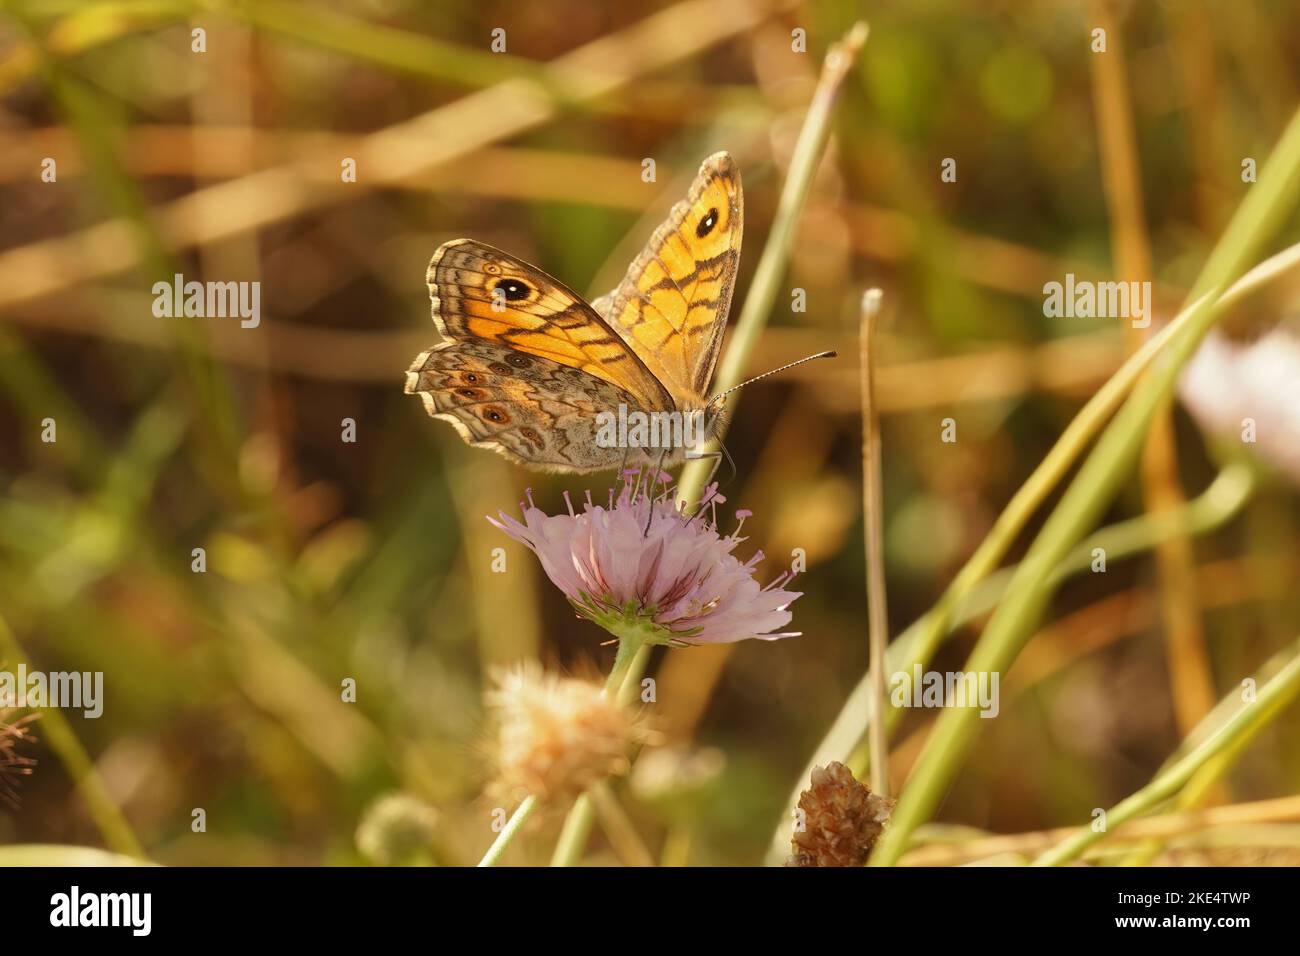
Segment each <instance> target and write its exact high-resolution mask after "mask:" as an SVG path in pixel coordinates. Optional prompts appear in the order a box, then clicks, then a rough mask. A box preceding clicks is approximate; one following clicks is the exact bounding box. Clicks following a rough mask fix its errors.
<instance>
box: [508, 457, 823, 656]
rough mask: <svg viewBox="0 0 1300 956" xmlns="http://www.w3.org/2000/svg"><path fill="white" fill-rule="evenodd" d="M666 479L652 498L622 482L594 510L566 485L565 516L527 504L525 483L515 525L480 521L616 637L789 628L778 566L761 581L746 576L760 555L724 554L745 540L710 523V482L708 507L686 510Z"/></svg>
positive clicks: (726, 634)
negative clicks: (578, 502)
mask: <svg viewBox="0 0 1300 956" xmlns="http://www.w3.org/2000/svg"><path fill="white" fill-rule="evenodd" d="M668 481H669V476H668V475H666V474H661V475H660V476H659V484H660V485H661V487H662V489H663V490H662V491H661V492H660V493H659V494H658V495H656V496H653V497H652V496H651V495H650V494H649V493H648V492H647V491H646V490H644V489H642V488H641V487H640V482H639V481H638V482H637V484H635V485H634V484H633V482H632V481H631V480H626V481H625V482H624V484H623V488H622V490H621V491H619V493H618V498H617V500H615V497H614V489H611V490H610V492H609V503H608V505H607V506H605V507H602V506H600V505H597V504H594V503H593V502H592V500H591V492H587V502H586V504H585V505H584V506H583V509H582V512H581V513H580V514H575V513H574V510H573V503H572V501H570V500H569V495H568V492H565V496H564V498H565V502H566V503H567V504H568V506H569V507H568V511H569V513H568V514H559V515H548V514H546V513H545V512H544V511H542V510H541V509H540V508H538V507H537V506H536V505H535V504H533V500H532V493H531V489H530V490H529V492H527V496H528V503H527V504H526V505H525V504H524V503H522V502H521V503H520V507H521V508H522V509H523V512H524V520H523V523H522V524H521V523H520V522H519V521H516V520H515V519H514V518H511V517H509V516H508V515H506V514H505V513H504V512H502V513H501V520H500V521H498V520H496V519H495V518H490V517H489V518H488V520H489V521H491V522H492V523H493V524H494V525H496V526H497V527H498V528H500V529H501V530H502V531H504V532H505V533H506V534H508V535H510V536H511V537H512V538H514V539H515V540H517V541H521V542H523V543H524V544H526V545H528V547H529V548H531V549H532V550H533V551H534V553H536V555H537V557H538V558H539V559H540V560H541V562H542V568H543V569H544V570H545V571H546V575H547V577H549V578H550V579H551V581H552V582H553V583H554V584H555V586H556V587H558V588H559V589H560V590H561V591H563V592H564V594H565V596H566V597H568V599H569V603H570V604H572V605H573V606H574V608H575V609H577V611H578V613H579V614H581V615H582V616H583V617H585V618H587V619H588V620H591V621H593V622H595V623H597V624H599V625H600V626H601V627H604V628H605V629H606V630H607V631H609V632H610V633H612V634H614V635H616V636H618V637H620V638H621V637H623V636H625V635H626V634H628V633H629V632H636V633H638V634H639V635H640V637H641V638H642V639H645V640H648V641H650V642H651V643H656V644H666V643H669V642H673V643H684V644H727V643H730V642H732V641H743V640H745V639H746V638H750V637H754V638H759V639H762V640H776V639H777V638H780V637H795V636H797V635H798V632H789V631H784V632H779V633H778V629H779V628H782V627H784V626H785V625H787V624H789V623H790V620H791V614H790V611H789V606H790V602H791V601H793V600H794V599H795V598H797V597H799V596H800V595H799V593H798V592H793V591H786V590H784V589H783V587H782V586H783V585H784V584H786V583H788V582H789V580H790V579H791V578H792V577H794V574H793V572H790V571H786V572H784V573H782V574H781V575H779V576H778V577H777V578H776V580H774V581H773V582H772V583H770V584H768V585H767V586H766V587H760V586H759V584H758V582H757V581H756V580H755V579H754V568H755V566H756V565H757V564H758V562H759V561H761V560H763V552H761V551H759V552H757V553H756V554H754V556H753V557H751V558H750V559H749V560H748V561H745V562H742V561H741V560H740V559H739V558H737V557H736V556H735V555H734V554H733V553H732V552H733V551H734V550H735V549H736V546H737V545H739V544H740V543H741V542H742V541H744V540H745V539H744V538H741V537H740V536H739V535H740V528H741V525H743V524H744V516H745V515H747V514H748V512H738V513H737V514H738V516H739V517H740V523H739V524H738V525H737V526H736V530H735V531H734V532H732V533H731V534H730V535H728V536H727V537H722V536H721V535H720V534H719V533H718V530H717V519H716V509H717V505H719V504H721V503H722V502H723V501H725V500H726V499H724V498H723V497H722V496H721V495H719V494H717V486H716V485H710V486H709V488H708V489H706V493H705V497H704V500H705V501H706V502H708V504H707V505H706V506H705V507H704V508H702V509H701V510H700V512H699V513H697V514H695V515H689V514H686V513H684V512H683V511H681V510H679V509H678V508H677V506H676V505H675V504H674V500H675V498H674V495H673V494H672V488H671V487H670V486H669V484H668Z"/></svg>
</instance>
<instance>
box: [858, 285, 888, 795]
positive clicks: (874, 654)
mask: <svg viewBox="0 0 1300 956" xmlns="http://www.w3.org/2000/svg"><path fill="white" fill-rule="evenodd" d="M881 295H882V293H881V291H880V290H879V289H868V290H867V292H866V293H865V294H864V295H863V296H862V315H861V329H860V330H859V334H860V335H861V337H862V341H861V351H860V354H859V362H858V368H859V372H860V374H861V376H862V514H863V517H864V520H863V536H864V539H865V547H866V558H867V561H866V564H867V605H868V623H867V630H868V634H867V645H868V656H869V658H870V663H869V666H870V668H871V670H870V673H871V674H872V677H873V679H872V682H871V684H872V700H873V703H872V713H873V714H874V715H875V716H874V717H873V719H872V721H871V789H872V790H873V791H874V792H875V793H876V794H877V795H878V796H880V797H882V798H888V797H889V731H888V728H886V727H885V721H884V714H885V700H886V688H885V645H886V644H888V643H889V611H888V607H887V605H886V604H885V600H886V589H885V548H884V522H885V518H884V494H883V491H882V489H881V467H880V416H879V414H878V413H877V411H876V396H875V381H874V375H873V373H874V368H873V366H874V365H875V362H876V347H875V335H876V324H877V319H878V318H879V316H880V299H881Z"/></svg>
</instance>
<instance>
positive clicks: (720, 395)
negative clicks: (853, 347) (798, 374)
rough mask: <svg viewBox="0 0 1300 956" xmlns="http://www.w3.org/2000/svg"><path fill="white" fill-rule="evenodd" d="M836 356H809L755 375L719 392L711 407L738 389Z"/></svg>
mask: <svg viewBox="0 0 1300 956" xmlns="http://www.w3.org/2000/svg"><path fill="white" fill-rule="evenodd" d="M836 354H837V353H836V352H835V351H834V350H830V351H826V352H818V353H817V354H816V355H809V356H808V357H807V358H801V359H799V361H797V362H791V363H789V364H788V365H782V366H781V367H780V368H774V369H772V370H771V371H770V372H764V373H763V374H762V375H755V376H754V377H753V378H751V379H746V380H745V381H743V382H741V383H740V384H739V385H733V386H731V388H728V389H724V390H723V391H721V392H718V394H717V395H714V396H713V397H712V398H711V399H709V405H713V404H715V403H716V402H720V401H722V400H723V399H724V398H726V397H727V396H728V395H730V394H731V393H732V392H734V391H736V390H737V389H741V388H744V387H745V386H746V385H753V384H754V383H755V382H757V381H760V380H761V379H765V378H767V377H768V376H769V375H776V374H777V373H779V372H784V371H787V370H788V369H792V368H794V367H795V366H797V365H803V364H804V363H805V362H811V361H814V360H815V359H824V358H835V356H836ZM705 407H708V406H705Z"/></svg>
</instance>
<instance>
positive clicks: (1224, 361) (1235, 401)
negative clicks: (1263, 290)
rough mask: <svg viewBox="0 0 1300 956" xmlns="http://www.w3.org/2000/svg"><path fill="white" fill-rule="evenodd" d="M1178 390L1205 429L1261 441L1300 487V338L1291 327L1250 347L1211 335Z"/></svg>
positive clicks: (1264, 449) (1259, 446) (1264, 452)
mask: <svg viewBox="0 0 1300 956" xmlns="http://www.w3.org/2000/svg"><path fill="white" fill-rule="evenodd" d="M1178 390H1179V393H1180V394H1181V396H1182V399H1183V402H1184V404H1186V405H1187V407H1188V409H1189V410H1190V411H1191V413H1192V416H1193V417H1194V418H1195V419H1196V420H1197V421H1198V422H1200V424H1201V427H1203V428H1205V429H1206V430H1207V431H1210V432H1213V433H1215V434H1218V435H1222V436H1226V437H1228V438H1230V439H1235V440H1236V441H1241V442H1253V443H1255V449H1256V450H1257V451H1258V452H1259V454H1260V455H1261V456H1262V457H1264V458H1266V459H1267V460H1269V461H1270V462H1272V464H1273V465H1274V466H1275V467H1277V468H1279V469H1281V470H1282V471H1283V472H1285V473H1286V474H1288V475H1289V476H1290V477H1291V480H1292V481H1294V482H1296V483H1297V484H1300V338H1297V337H1296V336H1295V335H1294V334H1293V333H1292V332H1291V331H1290V330H1289V329H1288V328H1287V327H1285V326H1279V327H1278V328H1275V329H1273V330H1272V331H1270V332H1269V333H1268V334H1267V335H1265V336H1263V337H1262V338H1260V339H1258V340H1257V341H1255V342H1252V343H1249V344H1241V343H1238V342H1234V341H1233V340H1232V339H1229V338H1228V337H1227V336H1225V335H1222V334H1220V333H1218V332H1211V333H1210V334H1209V335H1208V336H1207V337H1206V339H1205V341H1204V342H1203V343H1202V344H1201V347H1200V349H1199V350H1197V352H1196V355H1195V356H1194V357H1193V358H1192V361H1191V362H1190V363H1188V365H1187V368H1186V369H1185V370H1184V371H1183V376H1182V379H1181V380H1180V382H1179V386H1178ZM1248 427H1249V429H1250V435H1249V437H1247V434H1246V429H1247V428H1248Z"/></svg>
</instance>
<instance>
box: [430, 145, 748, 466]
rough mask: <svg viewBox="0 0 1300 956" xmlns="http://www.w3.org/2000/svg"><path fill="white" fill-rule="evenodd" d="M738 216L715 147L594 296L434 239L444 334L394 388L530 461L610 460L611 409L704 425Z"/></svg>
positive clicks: (735, 182)
mask: <svg viewBox="0 0 1300 956" xmlns="http://www.w3.org/2000/svg"><path fill="white" fill-rule="evenodd" d="M743 226H744V201H743V195H742V191H741V185H740V172H739V170H738V169H737V168H736V164H735V162H734V161H733V160H732V158H731V156H730V155H729V154H728V153H725V152H720V153H715V154H714V155H712V156H710V157H709V158H708V159H706V160H705V161H704V162H703V164H702V165H701V166H700V169H699V172H698V174H697V175H696V177H695V180H694V182H693V183H692V184H691V187H690V191H689V192H688V193H687V196H686V199H684V200H683V201H681V202H679V203H677V204H676V205H675V206H673V208H672V210H671V212H670V213H669V214H668V218H667V219H666V220H665V221H664V222H663V223H662V224H661V225H660V226H659V228H658V229H656V230H655V232H654V234H653V235H652V236H651V237H650V241H649V242H648V243H647V244H646V247H645V248H644V249H643V250H642V251H641V254H640V255H638V256H637V257H636V259H635V260H633V262H632V265H631V266H630V267H629V268H628V270H627V274H626V275H625V276H624V278H623V281H622V282H620V283H619V285H618V287H617V288H615V289H614V290H613V291H612V292H610V293H608V294H607V295H603V296H601V297H600V298H598V299H596V300H595V301H594V302H590V303H589V302H587V301H585V300H584V299H583V297H582V296H580V295H578V293H576V292H574V291H573V290H572V289H570V288H569V287H568V286H566V285H565V284H564V283H562V282H560V281H559V280H558V279H555V278H553V277H551V276H549V275H547V274H546V273H545V272H543V271H542V270H541V269H539V268H537V267H536V266H534V265H531V264H529V263H527V262H524V261H523V260H522V259H518V258H516V257H514V256H512V255H510V254H509V253H506V252H502V251H501V250H500V249H495V248H493V247H492V246H489V245H487V244H485V243H482V242H477V241H475V240H473V239H454V240H452V241H451V242H447V243H444V244H443V245H442V246H441V247H439V249H438V251H437V252H435V253H434V255H433V259H432V261H430V263H429V271H428V276H427V278H428V283H429V296H430V299H431V300H432V305H433V321H434V324H435V325H436V326H437V328H438V331H439V332H440V333H441V334H442V336H443V337H444V339H446V341H444V342H442V343H441V344H439V345H435V346H434V347H433V348H431V349H429V350H428V351H425V352H421V353H420V355H419V356H417V357H416V359H415V361H414V362H413V363H412V365H411V367H410V369H409V370H408V371H407V374H406V393H407V394H408V395H419V396H420V398H421V399H422V400H423V402H424V407H425V409H426V410H427V411H428V413H429V414H430V415H432V416H433V417H434V418H441V419H444V420H446V421H449V422H451V424H452V425H453V426H455V428H456V431H457V432H459V433H460V436H461V437H462V438H463V439H464V440H465V441H467V442H468V443H469V444H471V445H473V446H475V447H480V448H490V449H492V450H493V451H496V452H498V453H500V454H502V455H504V456H505V457H506V458H508V459H509V460H511V461H513V462H515V463H517V464H520V465H525V466H528V467H530V468H535V469H539V470H543V471H554V472H572V473H581V472H593V471H603V470H605V469H609V468H617V467H619V466H620V464H621V463H624V462H625V461H626V456H627V445H626V442H610V441H608V440H602V437H603V435H602V431H601V429H602V423H606V424H607V423H608V422H609V421H610V419H609V417H608V416H610V415H615V414H618V413H619V412H620V410H621V411H622V412H623V413H626V414H629V418H631V419H632V420H635V416H634V414H632V413H639V414H641V415H643V416H647V417H650V416H654V415H660V416H662V415H663V414H665V413H680V414H681V415H682V417H683V419H684V420H687V421H691V420H693V421H695V422H696V423H702V425H703V429H704V431H705V432H706V433H711V432H712V431H713V430H716V428H717V423H718V421H719V416H718V414H717V413H716V411H714V406H715V405H716V403H713V402H711V401H710V400H709V399H707V398H706V397H705V396H706V394H707V390H708V387H709V383H710V382H711V380H712V378H713V370H714V366H716V365H717V362H718V353H719V351H720V350H721V348H722V338H723V333H724V331H725V329H726V325H727V313H728V311H729V309H730V306H731V293H732V289H733V287H734V286H735V282H736V268H737V265H738V263H739V261H740V240H741V233H742V231H743ZM706 410H707V411H708V412H709V414H707V415H706V414H705V412H706ZM643 420H644V419H643ZM663 420H664V421H665V422H666V421H667V419H663ZM701 437H703V438H706V437H707V435H706V436H701ZM697 444H702V441H701V442H697ZM669 446H670V443H668V442H666V441H661V442H659V443H657V444H653V445H652V446H651V447H653V448H656V449H658V450H659V451H660V452H661V453H664V452H666V453H668V455H669V456H670V463H671V460H674V459H676V458H677V457H680V456H681V455H683V454H685V453H686V452H687V451H688V449H684V448H682V447H669ZM640 447H645V446H640ZM663 460H664V458H663V454H661V457H660V461H661V462H662V461H663Z"/></svg>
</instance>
